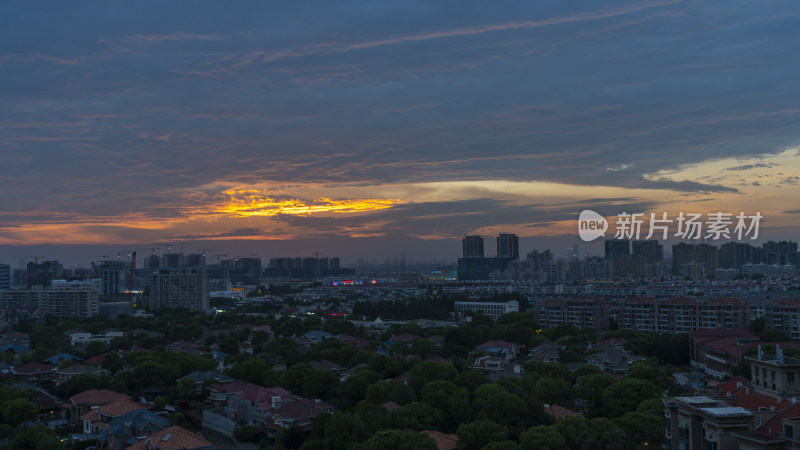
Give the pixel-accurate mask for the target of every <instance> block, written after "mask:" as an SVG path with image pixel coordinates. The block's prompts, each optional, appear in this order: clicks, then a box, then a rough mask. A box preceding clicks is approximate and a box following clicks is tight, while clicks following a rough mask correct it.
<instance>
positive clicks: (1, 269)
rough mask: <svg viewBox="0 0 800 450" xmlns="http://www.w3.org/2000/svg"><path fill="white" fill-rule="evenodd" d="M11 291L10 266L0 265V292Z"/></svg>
mask: <svg viewBox="0 0 800 450" xmlns="http://www.w3.org/2000/svg"><path fill="white" fill-rule="evenodd" d="M3 289H11V266H9V265H8V264H0V290H3Z"/></svg>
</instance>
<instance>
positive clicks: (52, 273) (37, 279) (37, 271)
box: [26, 261, 64, 287]
mask: <svg viewBox="0 0 800 450" xmlns="http://www.w3.org/2000/svg"><path fill="white" fill-rule="evenodd" d="M59 278H64V265H63V264H61V263H60V262H58V261H42V262H41V263H39V262H35V261H31V262H29V263H28V265H27V266H26V285H27V286H28V287H31V286H42V287H49V286H50V282H51V281H52V280H55V279H59Z"/></svg>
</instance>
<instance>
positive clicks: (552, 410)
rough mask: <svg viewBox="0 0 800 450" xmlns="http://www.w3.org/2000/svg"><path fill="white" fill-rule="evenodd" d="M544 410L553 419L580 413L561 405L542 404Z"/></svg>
mask: <svg viewBox="0 0 800 450" xmlns="http://www.w3.org/2000/svg"><path fill="white" fill-rule="evenodd" d="M544 412H546V413H547V414H550V415H551V416H552V417H553V418H554V419H556V420H560V419H563V418H564V417H567V416H580V414H578V413H576V412H575V411H572V410H571V409H568V408H565V407H563V406H561V405H550V404H545V405H544Z"/></svg>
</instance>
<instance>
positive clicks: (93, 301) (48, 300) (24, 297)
mask: <svg viewBox="0 0 800 450" xmlns="http://www.w3.org/2000/svg"><path fill="white" fill-rule="evenodd" d="M98 304H99V299H98V295H97V292H96V291H94V290H93V289H92V288H91V287H90V286H80V287H73V286H64V287H59V288H56V289H51V288H40V287H38V286H37V287H36V288H33V289H19V288H14V289H9V290H5V291H0V308H4V309H6V308H11V309H33V310H35V311H36V313H37V314H40V315H43V316H54V317H56V318H58V319H59V320H63V319H67V318H73V317H77V318H79V319H87V318H89V317H92V316H94V315H97V313H98Z"/></svg>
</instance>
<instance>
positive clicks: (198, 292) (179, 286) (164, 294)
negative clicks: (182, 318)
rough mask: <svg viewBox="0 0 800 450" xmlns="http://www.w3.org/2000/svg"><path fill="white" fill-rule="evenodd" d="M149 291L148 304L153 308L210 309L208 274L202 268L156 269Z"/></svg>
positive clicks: (151, 277) (150, 281)
mask: <svg viewBox="0 0 800 450" xmlns="http://www.w3.org/2000/svg"><path fill="white" fill-rule="evenodd" d="M149 292H150V294H149V298H148V302H149V304H148V306H149V307H150V308H151V309H158V308H187V309H189V310H190V311H205V310H206V309H208V275H207V274H206V272H205V271H204V270H203V269H200V268H194V267H182V268H178V269H160V270H158V271H155V272H153V274H152V275H151V276H150V280H149Z"/></svg>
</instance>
